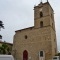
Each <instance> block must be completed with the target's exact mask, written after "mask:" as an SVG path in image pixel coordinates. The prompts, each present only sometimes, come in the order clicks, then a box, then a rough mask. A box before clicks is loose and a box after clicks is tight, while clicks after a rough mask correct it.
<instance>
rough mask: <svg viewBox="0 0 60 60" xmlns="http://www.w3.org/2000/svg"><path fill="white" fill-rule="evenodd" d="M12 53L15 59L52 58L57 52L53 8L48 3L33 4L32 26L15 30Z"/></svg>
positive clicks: (50, 59)
mask: <svg viewBox="0 0 60 60" xmlns="http://www.w3.org/2000/svg"><path fill="white" fill-rule="evenodd" d="M12 54H13V56H14V58H15V59H16V60H52V58H53V56H55V55H56V54H57V41H56V31H55V22H54V10H53V8H52V7H51V5H50V3H49V2H48V1H47V2H45V3H43V2H40V3H39V4H38V5H37V6H34V26H33V27H29V28H25V29H21V30H17V31H15V35H14V40H13V51H12Z"/></svg>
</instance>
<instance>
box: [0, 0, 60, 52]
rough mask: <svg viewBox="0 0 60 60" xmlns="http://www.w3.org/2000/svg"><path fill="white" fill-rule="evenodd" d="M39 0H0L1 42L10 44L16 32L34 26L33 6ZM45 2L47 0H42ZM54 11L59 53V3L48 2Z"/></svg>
mask: <svg viewBox="0 0 60 60" xmlns="http://www.w3.org/2000/svg"><path fill="white" fill-rule="evenodd" d="M40 1H41V0H0V20H1V21H3V23H4V26H5V29H1V31H0V34H1V35H2V36H3V39H2V40H3V41H4V40H5V41H7V42H10V43H12V42H13V36H14V34H15V31H16V30H19V29H23V28H27V27H31V26H33V25H34V10H33V9H34V5H38V4H39V3H40ZM42 1H43V2H46V1H47V0H42ZM49 2H50V5H51V6H52V8H53V9H54V18H55V27H56V35H57V45H58V50H59V51H60V47H59V46H60V20H59V19H60V7H59V6H60V1H59V0H49Z"/></svg>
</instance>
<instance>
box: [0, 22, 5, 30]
mask: <svg viewBox="0 0 60 60" xmlns="http://www.w3.org/2000/svg"><path fill="white" fill-rule="evenodd" d="M3 25H4V24H3V22H2V21H0V30H1V28H3V29H4V26H3Z"/></svg>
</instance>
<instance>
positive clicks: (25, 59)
mask: <svg viewBox="0 0 60 60" xmlns="http://www.w3.org/2000/svg"><path fill="white" fill-rule="evenodd" d="M23 60H28V52H27V51H26V50H24V52H23Z"/></svg>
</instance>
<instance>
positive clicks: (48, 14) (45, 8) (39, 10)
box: [34, 1, 55, 30]
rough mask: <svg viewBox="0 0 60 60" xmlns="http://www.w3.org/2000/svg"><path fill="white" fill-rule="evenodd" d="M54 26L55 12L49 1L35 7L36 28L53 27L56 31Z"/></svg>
mask: <svg viewBox="0 0 60 60" xmlns="http://www.w3.org/2000/svg"><path fill="white" fill-rule="evenodd" d="M54 25H55V24H54V11H53V9H52V7H51V5H50V4H49V2H48V1H47V2H46V3H42V2H41V3H40V4H38V6H35V7H34V26H35V28H41V27H43V28H44V27H47V26H51V27H52V28H53V29H54V30H55V26H54Z"/></svg>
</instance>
